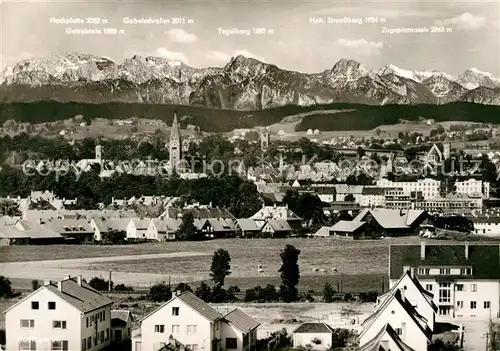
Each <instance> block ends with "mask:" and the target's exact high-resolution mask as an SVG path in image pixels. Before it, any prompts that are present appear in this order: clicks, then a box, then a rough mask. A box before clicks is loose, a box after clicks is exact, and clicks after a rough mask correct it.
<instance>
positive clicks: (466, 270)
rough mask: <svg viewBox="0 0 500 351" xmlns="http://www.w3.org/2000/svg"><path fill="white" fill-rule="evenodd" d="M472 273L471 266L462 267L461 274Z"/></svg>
mask: <svg viewBox="0 0 500 351" xmlns="http://www.w3.org/2000/svg"><path fill="white" fill-rule="evenodd" d="M471 274H472V269H471V268H460V275H471Z"/></svg>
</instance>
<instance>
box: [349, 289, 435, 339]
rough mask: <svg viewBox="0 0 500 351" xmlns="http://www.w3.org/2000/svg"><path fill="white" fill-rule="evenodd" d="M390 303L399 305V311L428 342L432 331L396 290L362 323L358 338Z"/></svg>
mask: <svg viewBox="0 0 500 351" xmlns="http://www.w3.org/2000/svg"><path fill="white" fill-rule="evenodd" d="M392 301H396V302H397V303H398V304H399V305H400V307H401V311H405V312H406V313H407V314H408V316H410V318H411V319H412V320H413V322H415V324H416V325H417V326H418V327H419V329H420V331H421V332H422V333H423V334H424V335H425V337H426V338H427V340H430V339H431V337H432V331H431V330H430V329H429V327H428V326H427V320H426V319H425V318H424V317H422V316H421V315H420V314H419V313H418V312H417V310H416V309H415V307H413V306H412V305H411V303H410V302H409V301H408V300H407V299H406V298H404V297H403V296H402V294H401V291H400V290H399V289H396V290H395V291H394V292H393V293H392V294H391V295H390V296H389V297H388V298H387V299H385V301H384V302H383V303H382V305H380V307H379V308H378V309H377V311H376V312H375V313H374V314H372V315H371V316H370V317H368V318H367V319H365V320H364V321H363V323H362V324H363V326H364V330H363V331H362V332H361V334H360V335H359V337H360V338H361V337H362V336H363V335H364V334H365V333H366V331H367V330H368V329H370V327H371V326H372V325H373V323H375V321H376V320H377V319H378V318H379V317H380V315H381V314H382V312H384V311H385V309H386V308H387V307H388V306H389V305H390V303H391V302H392Z"/></svg>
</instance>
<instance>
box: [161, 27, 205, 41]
mask: <svg viewBox="0 0 500 351" xmlns="http://www.w3.org/2000/svg"><path fill="white" fill-rule="evenodd" d="M165 35H166V36H167V38H168V40H170V41H171V42H173V43H183V44H189V43H194V42H195V41H198V37H197V36H196V35H194V34H191V33H188V32H186V31H185V30H184V29H180V28H178V29H170V30H167V31H165Z"/></svg>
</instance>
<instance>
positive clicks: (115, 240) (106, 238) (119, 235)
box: [102, 229, 127, 245]
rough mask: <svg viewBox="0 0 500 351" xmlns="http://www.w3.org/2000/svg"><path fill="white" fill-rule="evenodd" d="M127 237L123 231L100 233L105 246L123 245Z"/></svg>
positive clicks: (114, 230)
mask: <svg viewBox="0 0 500 351" xmlns="http://www.w3.org/2000/svg"><path fill="white" fill-rule="evenodd" d="M126 237H127V233H126V232H125V231H124V230H116V229H113V230H110V231H109V232H106V233H102V242H103V243H105V244H111V245H116V244H120V243H123V242H124V241H125V239H126Z"/></svg>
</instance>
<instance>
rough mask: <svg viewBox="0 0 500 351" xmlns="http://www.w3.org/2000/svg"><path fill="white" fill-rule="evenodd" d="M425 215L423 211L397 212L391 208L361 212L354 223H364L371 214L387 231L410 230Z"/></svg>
mask: <svg viewBox="0 0 500 351" xmlns="http://www.w3.org/2000/svg"><path fill="white" fill-rule="evenodd" d="M424 213H425V211H423V210H396V209H389V208H374V209H365V210H363V211H361V212H360V213H359V214H358V215H357V216H356V217H355V218H354V219H353V221H357V222H360V221H363V220H364V219H365V217H366V215H368V214H371V215H372V216H373V219H375V221H376V222H377V223H378V224H379V225H380V226H382V227H383V228H385V229H398V228H409V227H411V226H412V225H413V224H414V222H415V221H416V220H417V219H418V218H420V216H422V215H423V214H424Z"/></svg>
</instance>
